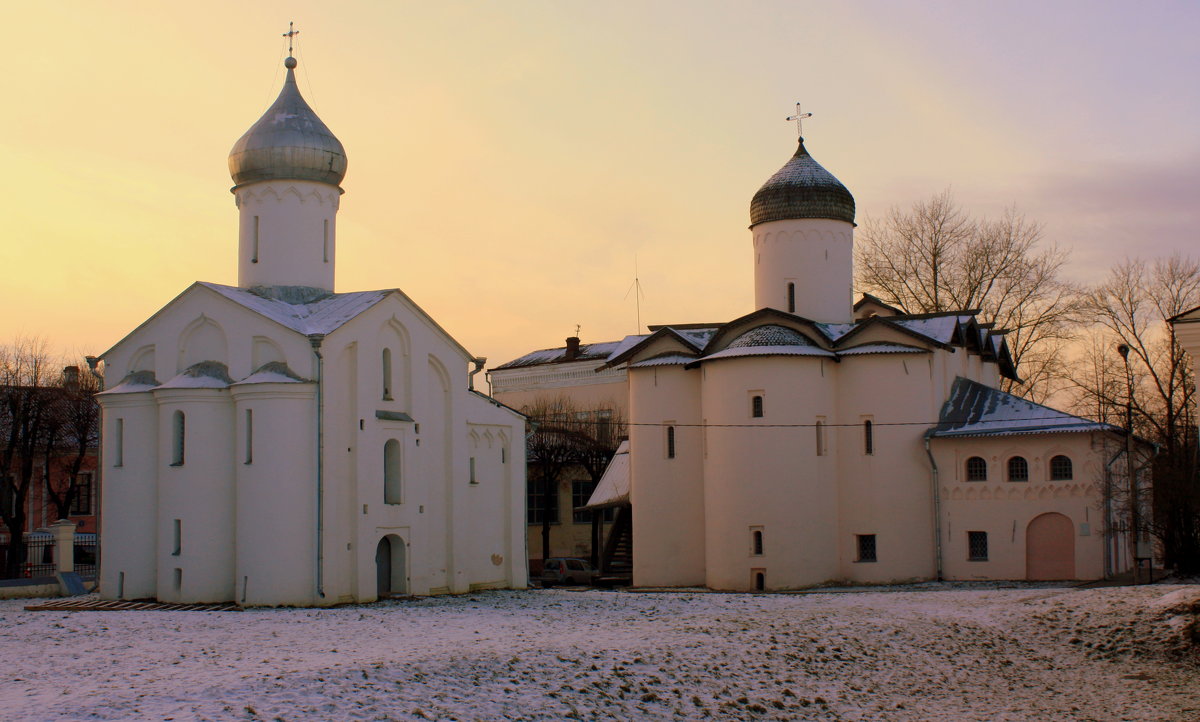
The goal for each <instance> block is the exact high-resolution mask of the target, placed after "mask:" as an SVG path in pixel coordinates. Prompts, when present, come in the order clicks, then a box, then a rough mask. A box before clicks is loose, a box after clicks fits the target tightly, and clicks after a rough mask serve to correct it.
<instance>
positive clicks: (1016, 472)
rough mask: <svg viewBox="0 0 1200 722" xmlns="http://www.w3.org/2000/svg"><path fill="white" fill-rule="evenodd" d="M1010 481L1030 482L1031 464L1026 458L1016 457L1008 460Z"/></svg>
mask: <svg viewBox="0 0 1200 722" xmlns="http://www.w3.org/2000/svg"><path fill="white" fill-rule="evenodd" d="M1008 480H1009V481H1029V462H1028V461H1026V460H1025V457H1024V456H1014V457H1013V458H1011V459H1009V460H1008Z"/></svg>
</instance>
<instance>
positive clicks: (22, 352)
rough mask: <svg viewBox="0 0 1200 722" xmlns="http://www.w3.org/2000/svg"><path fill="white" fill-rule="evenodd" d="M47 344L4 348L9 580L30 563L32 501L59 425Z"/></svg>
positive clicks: (1, 514)
mask: <svg viewBox="0 0 1200 722" xmlns="http://www.w3.org/2000/svg"><path fill="white" fill-rule="evenodd" d="M53 365H54V364H53V363H52V362H51V361H50V357H49V353H48V352H47V350H46V344H45V343H44V342H43V341H40V340H38V339H33V338H21V339H17V340H16V341H14V342H12V343H10V344H8V345H6V346H0V444H2V446H0V519H2V520H3V521H4V526H5V527H7V529H8V538H9V544H8V549H7V552H6V554H5V559H4V571H5V576H8V577H15V576H18V575H19V574H20V569H21V564H22V563H23V562H24V561H25V559H24V556H25V545H24V544H23V543H22V539H23V537H22V534H23V532H24V530H25V517H26V509H25V506H26V499H27V498H28V495H29V490H30V489H31V488H32V485H33V484H34V483H36V481H35V480H39V479H38V477H37V475H36V472H37V470H38V464H37V462H38V460H39V459H41V458H42V454H43V453H44V450H45V448H46V446H47V443H48V442H49V440H50V434H51V430H52V428H53V427H54V425H55V423H56V422H55V415H56V409H55V403H56V398H55V397H56V393H55V392H56V391H57V390H56V389H52V388H49V387H50V385H51V379H52V378H53V377H52V375H51V369H52V368H53Z"/></svg>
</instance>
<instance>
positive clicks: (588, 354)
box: [492, 336, 645, 371]
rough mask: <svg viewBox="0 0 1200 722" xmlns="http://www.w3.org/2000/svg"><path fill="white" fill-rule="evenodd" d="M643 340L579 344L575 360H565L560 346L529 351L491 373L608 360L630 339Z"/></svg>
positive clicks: (640, 337)
mask: <svg viewBox="0 0 1200 722" xmlns="http://www.w3.org/2000/svg"><path fill="white" fill-rule="evenodd" d="M642 338H645V337H644V336H626V337H625V339H624V340H622V341H605V342H602V343H581V344H579V352H578V353H577V354H576V355H575V358H572V359H568V358H567V348H566V347H565V346H561V347H559V348H545V349H541V350H539V351H531V352H530V353H527V354H525V355H524V356H521V357H520V358H515V359H513V360H512V361H509V362H507V363H503V364H500V365H499V366H496V367H495V368H493V369H492V370H493V371H497V370H500V369H516V368H522V367H525V366H539V365H541V364H557V363H573V362H575V361H601V360H604V359H607V358H609V357H610V356H611V355H612V354H613V352H614V351H617V350H618V349H619V348H621V347H622V346H624V345H625V344H626V342H628V341H629V340H630V339H635V340H634V341H633V343H636V342H637V340H640V339H642Z"/></svg>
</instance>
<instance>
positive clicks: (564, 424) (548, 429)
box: [522, 396, 576, 564]
mask: <svg viewBox="0 0 1200 722" xmlns="http://www.w3.org/2000/svg"><path fill="white" fill-rule="evenodd" d="M522 412H523V413H524V414H525V415H526V416H528V417H529V420H530V425H531V426H532V432H531V433H530V435H529V438H528V440H527V441H526V456H527V457H528V468H529V481H530V482H531V483H533V484H536V486H535V488H536V489H539V490H540V492H541V497H542V499H541V502H542V504H541V505H542V563H543V564H544V563H545V562H546V559H547V558H548V557H549V556H550V527H551V524H553V522H554V520H553V519H552V518H551V513H552V511H557V510H558V482H559V480H560V479H561V478H562V476H563V474H564V473H565V472H566V470H567V467H569V466H570V465H571V464H573V463H575V454H576V450H575V447H576V440H575V438H574V435H573V429H572V427H571V420H572V418H573V417H574V414H575V406H574V405H573V404H572V403H571V401H570V399H567V398H566V397H564V396H559V397H556V398H553V399H539V400H538V401H537V402H536V403H535V404H533V405H532V406H529V407H526V408H524V409H522Z"/></svg>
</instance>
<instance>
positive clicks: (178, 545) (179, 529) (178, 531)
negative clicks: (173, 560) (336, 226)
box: [171, 519, 183, 557]
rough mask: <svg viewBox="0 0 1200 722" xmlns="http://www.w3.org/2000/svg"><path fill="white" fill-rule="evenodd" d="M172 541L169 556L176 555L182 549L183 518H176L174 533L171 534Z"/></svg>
mask: <svg viewBox="0 0 1200 722" xmlns="http://www.w3.org/2000/svg"><path fill="white" fill-rule="evenodd" d="M171 538H172V540H173V543H172V545H171V549H172V551H171V556H173V557H177V556H179V554H180V552H182V551H183V520H182V519H176V520H175V524H174V534H173V535H172V537H171Z"/></svg>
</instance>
